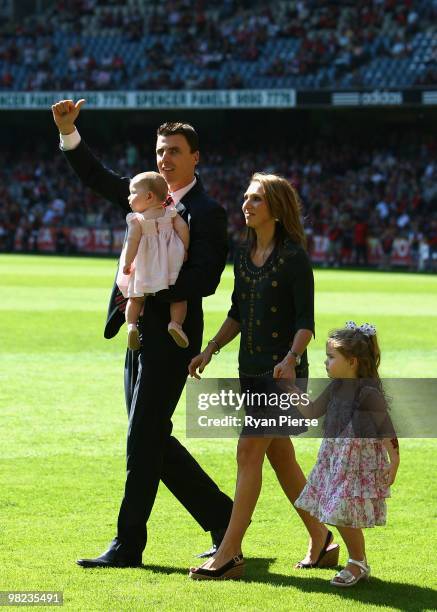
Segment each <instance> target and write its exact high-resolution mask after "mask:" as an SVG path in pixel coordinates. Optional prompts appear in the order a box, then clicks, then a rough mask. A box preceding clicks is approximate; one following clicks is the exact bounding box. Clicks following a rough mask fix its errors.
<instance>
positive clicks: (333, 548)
mask: <svg viewBox="0 0 437 612" xmlns="http://www.w3.org/2000/svg"><path fill="white" fill-rule="evenodd" d="M333 539H334V536H333V535H332V531H328V534H327V536H326V540H325V544H324V546H323V548H322V550H321V551H320V554H319V556H318V558H317V560H316V561H315V562H314V563H302V561H299V563H296V565H295V569H313V568H315V567H335V566H336V565H338V556H339V554H340V546H339V545H338V544H331V542H332V540H333Z"/></svg>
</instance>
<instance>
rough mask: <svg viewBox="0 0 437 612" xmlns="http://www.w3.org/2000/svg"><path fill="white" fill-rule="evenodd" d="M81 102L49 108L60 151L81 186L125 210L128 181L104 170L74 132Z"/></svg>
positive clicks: (71, 102) (70, 102)
mask: <svg viewBox="0 0 437 612" xmlns="http://www.w3.org/2000/svg"><path fill="white" fill-rule="evenodd" d="M84 103H85V100H83V99H81V100H78V101H77V102H76V103H74V102H73V100H61V101H60V102H57V103H56V104H53V106H52V113H53V120H54V122H55V124H56V125H57V127H58V130H59V133H60V137H61V149H62V151H63V152H64V154H65V156H66V158H67V160H68V162H69V164H70V166H71V167H72V168H73V170H74V172H75V173H76V174H77V176H78V177H79V178H80V180H81V181H82V183H83V184H84V185H86V186H87V187H89V188H90V189H92V190H93V191H94V192H96V193H98V194H99V195H101V196H102V197H103V198H105V199H106V200H109V201H110V202H113V203H114V204H118V205H119V206H121V208H123V209H124V210H126V211H127V212H128V211H129V210H130V209H129V204H128V200H127V198H128V195H129V182H130V179H129V178H128V177H122V176H120V175H119V174H117V173H115V172H113V171H112V170H109V169H108V168H106V167H105V166H104V165H103V164H102V163H101V162H100V161H99V160H98V159H97V158H96V157H95V156H94V155H93V153H92V152H91V151H90V149H89V148H88V147H87V145H86V144H85V143H84V142H83V140H82V139H81V137H80V135H79V132H78V131H77V129H76V126H75V121H76V119H77V117H78V116H79V113H80V109H81V107H82V105H83V104H84Z"/></svg>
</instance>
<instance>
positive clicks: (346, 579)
mask: <svg viewBox="0 0 437 612" xmlns="http://www.w3.org/2000/svg"><path fill="white" fill-rule="evenodd" d="M347 562H348V563H350V564H351V565H356V566H357V567H359V568H360V573H359V574H358V576H354V575H353V574H352V572H350V571H349V570H347V569H342V570H341V571H339V572H338V573H337V574H335V576H334V578H333V579H332V580H331V584H332V586H337V587H342V588H343V587H351V586H354V585H355V584H357V582H358V581H359V580H361V579H364V580H368V579H369V577H370V565H367V564H366V561H365V560H363V561H356V560H355V559H348V560H347Z"/></svg>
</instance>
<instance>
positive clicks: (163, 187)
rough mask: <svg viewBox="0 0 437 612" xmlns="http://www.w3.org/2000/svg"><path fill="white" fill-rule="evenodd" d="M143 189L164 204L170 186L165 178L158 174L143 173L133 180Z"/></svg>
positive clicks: (132, 181)
mask: <svg viewBox="0 0 437 612" xmlns="http://www.w3.org/2000/svg"><path fill="white" fill-rule="evenodd" d="M132 183H135V184H136V185H137V186H138V187H140V188H141V189H145V190H146V191H151V192H152V193H153V194H154V195H156V197H157V198H158V199H159V200H160V202H164V200H165V199H166V197H167V193H168V186H167V183H166V182H165V180H164V178H163V177H162V176H161V175H160V174H159V173H158V172H141V173H140V174H136V175H135V176H134V177H133V178H132V179H131V184H132Z"/></svg>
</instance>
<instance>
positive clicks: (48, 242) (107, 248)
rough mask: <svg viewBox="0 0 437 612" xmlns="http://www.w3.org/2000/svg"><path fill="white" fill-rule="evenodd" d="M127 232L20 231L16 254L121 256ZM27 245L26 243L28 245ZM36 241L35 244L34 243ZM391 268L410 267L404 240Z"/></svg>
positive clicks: (322, 258) (320, 254) (318, 246)
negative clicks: (26, 234) (26, 252)
mask: <svg viewBox="0 0 437 612" xmlns="http://www.w3.org/2000/svg"><path fill="white" fill-rule="evenodd" d="M124 236H125V231H124V230H123V229H120V230H110V229H95V228H88V227H71V228H70V227H61V228H59V227H57V228H56V227H44V228H41V229H40V230H39V231H38V233H37V235H36V236H30V237H27V238H25V237H24V236H23V235H22V232H21V230H18V232H17V235H16V238H15V250H16V251H27V250H29V251H40V252H41V253H89V254H100V255H118V254H120V253H121V249H122V246H123V242H124ZM25 241H26V242H27V244H26V243H25ZM35 242H36V244H35ZM328 248H329V239H328V238H327V237H326V236H312V248H311V260H312V261H313V262H314V263H325V262H328V250H329V249H328ZM367 257H368V262H369V264H370V265H378V264H379V263H380V262H381V260H382V258H383V252H382V249H381V243H380V241H379V239H378V238H369V240H368V243H367ZM341 262H342V263H343V264H352V263H353V262H354V258H353V253H352V251H342V253H341ZM390 263H391V265H394V266H409V265H411V253H410V244H409V242H408V240H406V239H405V238H396V239H395V240H394V241H393V246H392V253H391V259H390Z"/></svg>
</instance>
